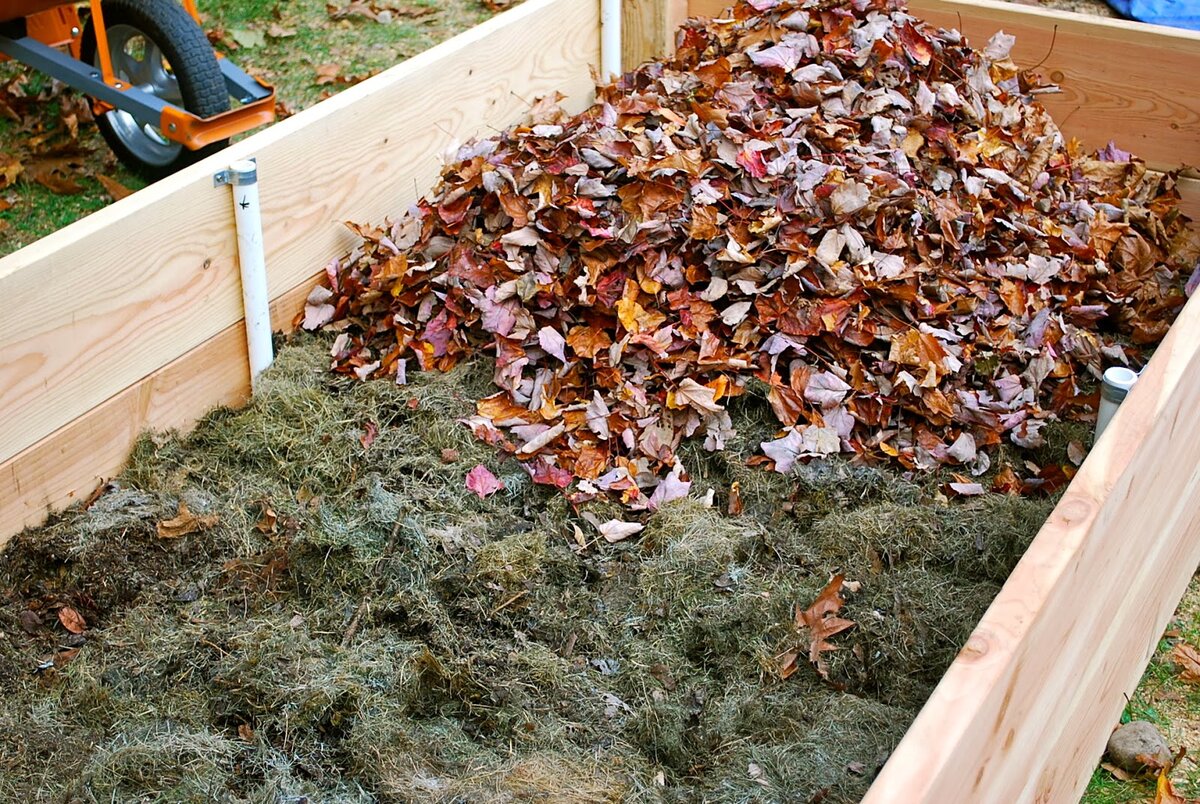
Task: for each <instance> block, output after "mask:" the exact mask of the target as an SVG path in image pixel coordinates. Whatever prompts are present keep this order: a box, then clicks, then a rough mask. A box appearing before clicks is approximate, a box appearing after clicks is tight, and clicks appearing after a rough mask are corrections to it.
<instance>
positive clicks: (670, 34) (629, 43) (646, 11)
mask: <svg viewBox="0 0 1200 804" xmlns="http://www.w3.org/2000/svg"><path fill="white" fill-rule="evenodd" d="M686 17H687V0H624V3H623V10H622V13H621V60H622V67H623V69H624V70H626V71H629V70H632V69H634V68H635V67H637V66H639V65H641V64H642V63H644V62H647V61H650V60H651V59H656V58H660V57H661V56H662V55H663V54H664V53H670V52H671V51H673V50H674V48H675V29H676V28H678V27H679V25H680V24H681V23H682V22H683V20H684V19H685V18H686Z"/></svg>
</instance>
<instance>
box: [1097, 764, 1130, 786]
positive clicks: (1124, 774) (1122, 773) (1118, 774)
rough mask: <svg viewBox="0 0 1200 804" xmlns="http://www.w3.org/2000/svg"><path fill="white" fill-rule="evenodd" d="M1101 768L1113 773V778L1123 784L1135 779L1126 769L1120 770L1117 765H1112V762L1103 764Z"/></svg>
mask: <svg viewBox="0 0 1200 804" xmlns="http://www.w3.org/2000/svg"><path fill="white" fill-rule="evenodd" d="M1100 767H1102V768H1104V769H1105V770H1106V771H1108V772H1109V773H1111V774H1112V775H1113V778H1115V779H1119V780H1121V781H1122V782H1128V781H1129V780H1130V779H1132V778H1133V774H1132V773H1130V772H1129V771H1127V770H1125V769H1124V768H1118V767H1117V766H1116V765H1114V764H1112V763H1111V762H1101V763H1100Z"/></svg>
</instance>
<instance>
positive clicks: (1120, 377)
mask: <svg viewBox="0 0 1200 804" xmlns="http://www.w3.org/2000/svg"><path fill="white" fill-rule="evenodd" d="M1137 378H1138V375H1137V372H1136V371H1134V370H1133V369H1128V368H1125V367H1124V366H1113V367H1112V368H1109V369H1105V370H1104V382H1105V383H1107V384H1108V385H1111V386H1113V387H1114V388H1120V389H1121V390H1122V391H1128V390H1129V389H1130V388H1132V387H1133V384H1134V383H1135V382H1137Z"/></svg>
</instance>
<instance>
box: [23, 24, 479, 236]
mask: <svg viewBox="0 0 1200 804" xmlns="http://www.w3.org/2000/svg"><path fill="white" fill-rule="evenodd" d="M335 2H336V5H338V6H342V7H344V6H347V5H349V0H335ZM358 5H359V6H362V7H364V8H366V9H368V10H371V12H372V14H374V15H375V18H371V17H367V16H362V15H350V16H347V17H345V18H343V19H333V15H332V14H331V13H330V12H329V11H328V10H327V9H326V4H325V1H324V0H290V1H289V2H284V1H283V0H200V10H201V13H202V14H203V15H204V27H205V30H206V31H208V32H209V34H210V38H211V39H214V40H216V41H217V48H218V49H219V50H222V51H224V52H225V53H226V54H227V55H228V56H229V57H231V58H232V59H233V60H234V61H236V62H237V63H238V64H239V65H241V66H242V67H243V68H244V69H246V70H247V71H248V72H251V73H252V74H254V75H256V76H258V77H259V78H261V79H263V80H264V81H267V82H268V83H271V84H273V85H275V87H276V90H277V93H278V98H279V100H280V103H281V110H282V111H283V113H284V114H287V113H290V112H294V111H298V110H300V109H303V108H305V107H307V106H311V105H312V104H314V103H316V102H318V101H320V100H321V99H322V98H323V97H327V96H328V95H330V94H332V93H334V92H336V91H338V90H340V89H343V88H345V87H346V86H349V85H350V84H351V83H352V82H353V81H354V80H356V79H358V78H361V77H365V76H367V75H370V74H372V73H374V72H377V71H380V70H384V69H387V68H388V67H390V66H392V65H394V64H396V63H397V62H400V61H403V60H404V59H406V58H408V57H410V56H412V55H414V54H416V53H419V52H421V51H422V50H425V49H426V48H429V47H431V46H433V45H435V44H437V43H438V42H441V41H443V40H445V39H448V38H450V37H451V36H453V35H454V34H456V33H459V32H460V31H463V30H465V29H467V28H469V27H471V26H473V25H476V24H478V23H480V22H482V21H483V20H484V19H487V18H488V17H490V16H491V15H492V13H493V12H492V11H491V10H489V8H488V6H487V5H485V4H484V2H483V1H482V0H382V2H372V3H370V4H363V3H359V4H358ZM379 12H383V13H379ZM380 20H383V21H380ZM321 76H325V79H324V80H323V81H322V79H321ZM22 77H23V78H24V81H23V83H21V81H22ZM13 82H17V83H15V84H14V83H13ZM319 82H320V83H319ZM14 93H15V94H14ZM66 93H67V94H66V95H65V96H64V95H63V94H60V92H59V90H58V88H56V87H53V86H51V83H50V81H49V80H48V79H47V78H45V77H44V76H42V75H40V74H37V73H34V72H32V71H29V72H28V73H26V72H25V71H24V70H23V68H22V67H21V66H20V65H17V64H14V63H11V62H8V63H3V64H0V255H4V254H8V253H10V252H13V251H15V250H17V249H19V248H21V247H22V246H25V245H28V244H29V243H31V242H33V241H34V240H37V239H38V238H40V237H44V236H46V235H47V234H49V233H51V232H53V231H55V230H57V229H60V228H62V227H63V226H66V225H67V224H69V223H71V222H73V221H76V220H78V219H79V218H82V217H83V216H85V215H88V214H90V213H92V212H95V211H96V210H98V209H100V208H101V207H104V206H105V205H106V204H109V203H111V202H112V197H111V196H110V195H109V193H108V192H107V191H106V190H105V188H104V187H103V186H102V185H101V183H100V182H99V181H98V180H97V179H96V178H95V177H96V176H105V177H107V178H109V179H112V180H114V181H116V182H117V183H118V184H120V185H122V186H124V187H126V188H129V189H133V190H136V189H138V188H140V187H142V186H144V184H145V182H143V181H142V180H140V179H139V178H138V177H137V176H136V175H134V174H133V173H131V172H130V171H128V170H126V169H124V167H123V166H121V165H120V164H119V163H118V162H117V161H116V159H115V158H114V157H113V156H112V154H111V152H110V151H109V150H108V147H107V146H106V145H105V143H104V140H103V138H101V137H100V134H99V132H98V131H97V130H96V128H95V125H94V124H92V123H90V122H81V123H80V125H79V129H78V137H77V138H75V137H72V136H71V135H70V132H69V131H68V130H67V128H66V127H65V126H64V125H63V124H62V122H61V120H60V112H61V111H62V108H63V102H62V99H63V97H67V98H70V97H71V94H70V90H66ZM21 95H24V96H26V97H25V98H22V97H19V96H21ZM39 96H40V97H39ZM30 98H33V99H34V100H31V99H30ZM5 100H8V101H10V104H9V105H10V106H16V107H17V108H19V109H20V114H18V115H16V116H17V117H19V118H20V119H17V120H14V119H12V116H8V115H6V114H4V111H5V107H4V105H3V102H4V101H5ZM64 154H65V158H67V159H69V160H70V162H71V164H70V165H69V166H66V167H65V168H64V170H63V175H67V176H69V177H70V178H71V179H73V180H74V182H75V183H76V184H77V185H79V187H80V188H81V192H77V193H74V194H56V193H54V192H52V191H51V190H49V189H47V188H46V187H45V186H43V185H42V184H39V183H37V182H36V181H34V180H33V179H32V178H31V177H30V175H29V174H30V172H31V171H30V170H29V169H28V168H30V167H32V166H34V165H36V164H37V163H38V162H39V160H41V161H44V160H46V159H48V158H53V159H59V160H61V159H63V158H64ZM12 160H17V161H19V162H21V163H23V164H24V165H25V166H26V168H27V169H26V170H25V171H24V172H23V173H22V174H21V175H19V176H18V177H17V179H16V181H15V183H13V184H9V183H8V182H7V181H5V179H4V177H3V166H4V165H5V163H6V162H11V161H12Z"/></svg>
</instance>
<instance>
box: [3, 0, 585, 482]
mask: <svg viewBox="0 0 1200 804" xmlns="http://www.w3.org/2000/svg"><path fill="white" fill-rule="evenodd" d="M598 28H599V5H598V3H596V2H595V0H529V2H526V3H525V4H523V5H521V6H518V7H517V8H515V9H513V10H511V11H509V12H506V13H504V14H502V15H499V16H497V17H495V18H493V19H491V20H489V21H488V22H485V23H484V24H482V25H480V26H478V27H477V28H473V29H471V30H470V31H467V32H466V33H464V34H462V35H460V36H458V37H455V38H454V39H452V40H450V41H448V42H446V43H443V44H442V45H439V46H437V47H435V48H433V49H431V50H429V51H426V52H424V53H422V54H420V55H418V56H415V57H413V58H412V59H410V60H409V61H407V62H404V63H403V64H401V65H399V66H397V67H394V68H392V69H391V70H388V71H387V72H385V73H382V74H381V75H379V76H376V77H375V78H372V79H370V80H368V81H365V82H363V83H362V84H359V85H358V86H356V87H353V88H351V89H348V90H346V91H345V92H343V93H342V94H340V95H338V96H336V97H334V98H331V99H329V100H327V101H325V102H323V103H320V104H318V105H317V106H315V107H313V108H312V109H309V110H307V111H305V112H302V113H300V114H298V115H296V116H295V117H292V118H290V119H288V120H285V121H283V122H282V123H280V124H278V125H276V126H273V127H271V128H269V129H267V130H266V131H264V132H262V133H260V134H257V135H255V136H253V137H250V138H248V139H246V140H243V141H242V142H239V143H236V144H234V145H233V146H232V147H230V148H229V149H227V150H226V151H224V152H223V153H221V154H219V155H216V156H214V157H212V158H210V159H208V160H206V161H205V162H202V163H200V164H198V165H195V166H193V167H191V168H189V169H187V170H185V171H183V172H181V173H179V174H177V175H175V176H173V177H171V178H170V179H167V180H165V181H162V182H159V183H158V184H155V185H152V186H151V187H149V188H147V189H146V190H143V191H141V192H138V193H135V194H134V195H133V196H131V197H129V198H127V199H125V200H123V201H120V202H118V203H116V204H113V205H112V206H110V207H108V208H106V209H104V210H101V211H100V212H97V213H96V214H94V215H91V216H89V217H87V218H85V219H83V220H82V221H79V222H78V223H76V224H73V225H72V226H68V227H67V228H65V229H63V230H61V231H59V232H56V233H55V234H52V235H50V236H49V237H47V238H45V239H43V240H40V241H38V242H37V243H34V244H33V245H31V246H29V247H27V248H25V249H22V250H21V251H18V252H17V253H15V254H12V255H9V256H8V257H5V258H4V259H3V260H0V298H3V299H4V304H5V312H4V315H3V316H2V317H0V343H2V344H4V361H3V363H0V389H3V390H0V413H2V414H3V415H0V461H5V460H7V459H9V458H11V457H13V456H15V455H17V454H18V453H19V452H21V451H22V450H24V449H26V448H28V447H30V446H31V445H33V444H35V443H37V442H38V441H39V440H41V439H43V438H45V437H46V436H48V435H49V434H51V433H53V432H55V431H56V430H58V429H59V428H61V427H63V426H65V425H67V424H68V423H70V422H71V421H72V420H74V419H75V418H77V417H79V416H81V415H83V414H84V413H86V412H87V411H89V410H91V409H92V408H94V407H96V406H97V405H99V404H101V403H102V402H104V401H105V400H107V399H109V398H110V397H113V396H114V395H116V394H118V393H120V392H121V391H123V390H125V389H126V388H128V387H130V386H131V385H132V384H134V383H136V382H138V381H139V380H141V379H142V378H144V377H147V376H148V375H150V374H151V373H153V372H155V371H157V370H158V369H159V368H160V367H162V366H164V365H166V364H167V363H170V362H171V361H172V360H175V359H176V358H178V357H180V356H181V355H183V354H185V353H187V352H188V351H190V350H192V349H194V348H195V347H197V346H199V345H200V344H202V343H204V342H205V341H206V340H208V339H209V338H212V337H214V336H216V335H217V334H218V333H220V332H222V331H224V330H226V329H227V328H228V327H230V326H232V325H234V324H235V323H236V322H237V321H238V320H240V319H241V317H242V309H241V291H240V285H239V280H238V277H237V274H236V271H237V267H236V261H235V256H234V248H235V240H234V234H233V216H232V212H231V210H232V203H231V201H230V190H229V188H228V187H219V188H214V187H213V186H212V178H211V177H212V173H213V172H214V171H216V170H218V169H220V168H221V167H224V166H225V165H228V164H229V162H230V161H232V160H234V159H239V158H244V157H247V156H251V155H253V156H256V157H257V158H258V162H259V176H260V188H261V196H262V209H263V221H264V241H265V243H266V246H267V265H268V269H269V274H270V276H269V284H270V288H271V293H272V295H273V296H278V295H279V294H280V293H282V292H284V291H285V290H287V289H288V288H292V287H295V286H296V285H297V284H299V283H300V282H302V281H303V280H304V279H305V278H306V277H308V276H310V275H311V274H313V272H314V271H316V270H318V269H320V268H321V267H322V265H323V263H324V262H325V261H327V260H329V259H330V258H332V257H334V256H335V255H337V254H338V253H341V252H344V251H346V250H348V249H349V248H350V247H351V246H352V245H353V242H354V239H353V237H352V236H351V235H350V233H349V232H347V231H346V230H345V229H344V228H343V227H342V226H341V225H340V222H341V221H343V220H346V219H354V220H360V221H381V220H382V219H383V218H384V216H385V215H398V214H400V213H401V212H403V211H404V209H405V208H406V207H407V206H408V205H409V204H410V203H411V202H412V201H413V200H414V199H415V198H416V197H417V195H418V193H420V192H424V191H426V190H428V189H430V188H431V187H432V186H433V184H434V181H435V179H436V177H437V174H438V171H439V168H440V164H441V154H442V153H443V151H444V150H445V148H446V146H447V144H448V143H450V142H453V141H455V140H459V141H463V140H466V139H467V138H469V137H471V136H474V135H477V134H484V135H486V134H488V133H491V132H492V131H494V130H496V129H498V128H500V127H502V126H506V125H509V124H511V123H513V122H515V121H517V120H519V119H520V118H521V117H522V115H523V113H524V111H525V110H526V109H527V108H528V104H529V103H530V102H531V101H532V100H533V99H534V98H535V97H536V96H538V95H545V94H549V93H551V92H553V91H556V90H557V91H561V92H563V93H564V94H566V95H567V96H568V97H570V98H571V101H570V105H571V107H572V108H573V109H575V110H578V109H581V108H583V107H584V106H586V104H587V103H588V102H589V99H590V97H591V90H592V82H591V77H590V69H591V66H592V65H593V64H595V63H596V62H597V61H598V55H599V44H598V43H599V35H598V33H597V31H598ZM216 401H218V400H217V399H216V398H214V399H211V400H209V401H208V402H207V404H212V403H215V402H216ZM145 424H147V425H151V426H156V421H154V420H150V421H147V422H145ZM114 429H115V430H116V431H119V430H120V428H114Z"/></svg>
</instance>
